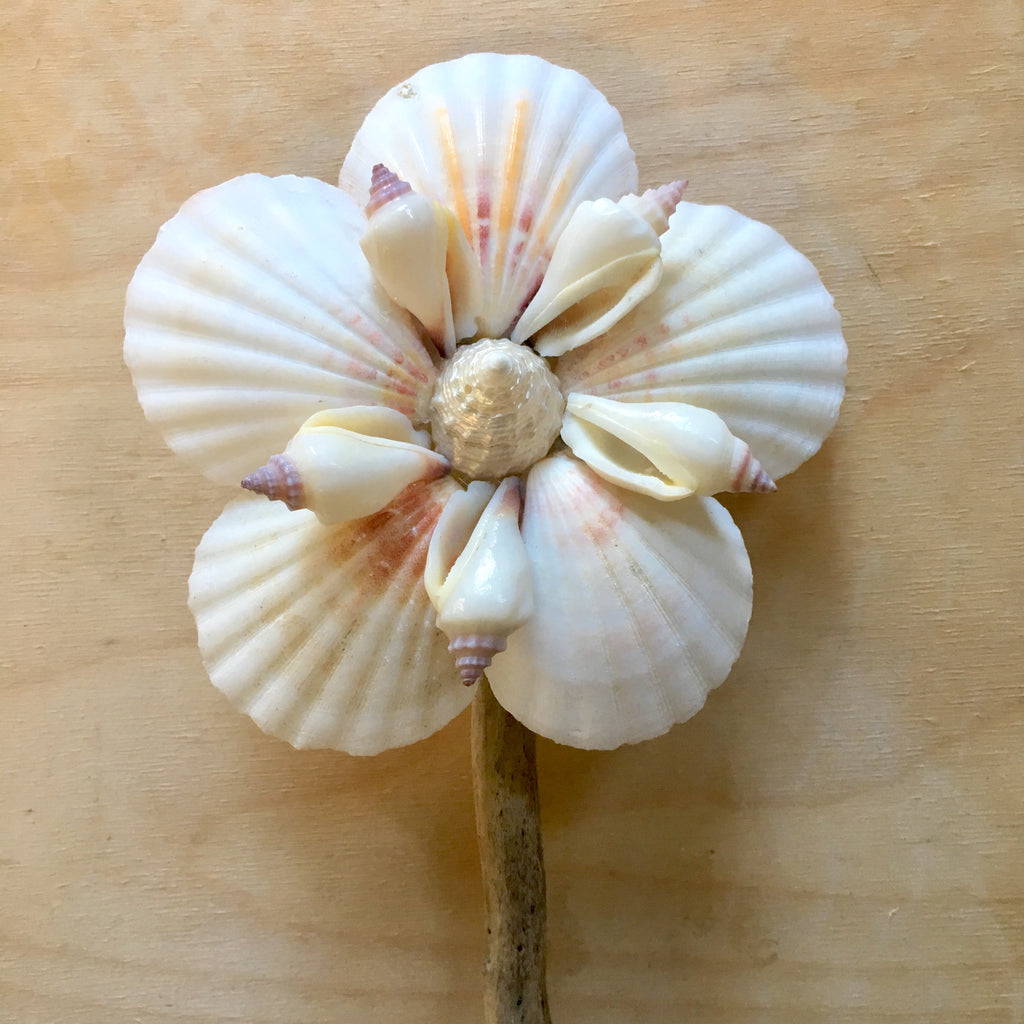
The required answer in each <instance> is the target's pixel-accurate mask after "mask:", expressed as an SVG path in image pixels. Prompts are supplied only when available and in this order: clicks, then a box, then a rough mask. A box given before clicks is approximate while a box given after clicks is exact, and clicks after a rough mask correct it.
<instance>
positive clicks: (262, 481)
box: [242, 453, 306, 512]
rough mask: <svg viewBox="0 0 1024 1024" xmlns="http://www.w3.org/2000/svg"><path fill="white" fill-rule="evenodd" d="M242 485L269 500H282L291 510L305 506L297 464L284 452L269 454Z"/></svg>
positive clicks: (304, 495) (304, 496)
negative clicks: (265, 461) (265, 460)
mask: <svg viewBox="0 0 1024 1024" xmlns="http://www.w3.org/2000/svg"><path fill="white" fill-rule="evenodd" d="M242 486H243V487H244V488H245V489H246V490H247V491H255V492H256V493H257V494H265V495H266V496H267V497H268V498H269V499H270V500H271V501H283V502H284V503H285V504H286V505H287V506H288V507H289V508H290V509H291V510H292V511H293V512H297V511H298V510H299V509H300V508H305V507H306V494H305V490H306V489H305V488H304V487H303V485H302V474H301V473H300V472H299V468H298V466H296V465H295V463H294V462H293V461H292V460H291V458H290V457H289V456H287V455H285V454H284V453H282V454H280V455H271V456H270V459H269V460H268V461H267V463H266V465H263V466H260V468H259V469H257V470H256V471H255V472H253V473H250V474H249V475H248V476H247V477H246V478H245V479H244V480H243V481H242Z"/></svg>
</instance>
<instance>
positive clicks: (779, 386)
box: [557, 203, 846, 480]
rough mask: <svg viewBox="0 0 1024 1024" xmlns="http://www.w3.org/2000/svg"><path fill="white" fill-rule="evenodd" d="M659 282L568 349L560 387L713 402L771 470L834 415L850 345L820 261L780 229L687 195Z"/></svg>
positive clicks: (811, 446) (792, 461)
mask: <svg viewBox="0 0 1024 1024" xmlns="http://www.w3.org/2000/svg"><path fill="white" fill-rule="evenodd" d="M661 258H662V263H663V266H664V271H663V274H662V279H661V284H660V286H659V288H658V290H657V291H656V292H655V293H654V294H653V295H651V296H650V297H649V298H647V299H646V300H645V301H644V302H642V303H641V304H640V305H639V306H637V308H636V309H634V310H633V311H632V312H631V313H630V314H628V315H627V316H626V317H625V318H624V319H622V320H620V321H619V322H618V323H617V324H616V325H615V326H614V327H613V328H612V329H611V330H610V331H609V332H608V334H606V335H605V336H604V337H602V338H599V339H597V340H596V341H594V342H591V343H590V344H589V345H586V346H584V347H583V348H580V349H576V350H575V351H573V352H570V353H568V354H567V355H565V356H563V357H562V358H561V359H559V361H558V365H557V371H558V377H559V380H560V381H561V383H562V389H563V392H564V393H566V394H568V393H569V392H570V391H577V392H582V393H586V394H594V395H602V396H604V397H607V398H615V399H618V400H620V401H623V402H656V401H657V402H666V401H667V402H684V403H686V404H688V405H696V406H700V407H701V408H705V409H710V410H712V411H713V412H715V413H717V414H718V415H719V416H721V417H722V419H723V420H725V422H726V424H727V426H728V427H729V429H730V430H731V431H732V433H733V434H735V435H736V436H737V437H740V438H742V439H743V440H744V441H746V442H747V443H748V444H749V445H750V447H751V449H752V451H753V453H754V455H755V457H756V458H757V459H758V460H759V461H760V463H761V464H762V466H763V467H764V469H765V470H766V472H767V473H769V474H770V475H771V476H772V477H773V478H774V479H776V480H777V479H778V478H779V477H781V476H784V475H785V474H786V473H789V472H792V471H793V470H794V469H796V467H797V466H799V465H800V464H801V463H802V462H803V461H804V460H805V459H807V458H809V457H810V456H811V455H813V454H814V452H816V451H817V450H818V448H819V447H820V446H821V442H822V441H823V440H824V438H825V436H826V435H827V434H828V432H829V431H830V430H831V429H832V427H833V425H834V424H835V421H836V418H837V416H838V415H839V404H840V402H841V401H842V398H843V390H844V381H845V377H846V344H845V342H844V341H843V337H842V334H841V333H840V329H839V314H838V313H837V312H836V311H835V308H834V307H833V304H832V297H831V296H830V295H829V293H828V292H827V291H826V290H825V288H824V286H823V285H822V283H821V279H820V278H819V277H818V273H817V271H816V270H815V269H814V267H813V266H812V265H811V264H810V262H808V260H807V259H806V258H805V257H804V256H802V255H801V254H800V253H798V252H797V251H796V250H795V249H793V248H792V247H791V246H790V245H789V244H788V243H787V242H786V241H785V239H784V238H782V236H781V235H779V234H778V233H777V232H775V231H773V230H772V229H771V228H769V227H767V226H766V225H764V224H760V223H758V222H757V221H754V220H750V219H749V218H747V217H744V216H743V215H742V214H739V213H737V212H736V211H735V210H731V209H729V208H728V207H724V206H698V205H696V204H693V203H680V204H679V206H678V208H677V209H676V212H675V213H674V214H673V215H672V217H671V218H670V220H669V229H668V231H667V232H666V233H665V234H664V235H662V237H661Z"/></svg>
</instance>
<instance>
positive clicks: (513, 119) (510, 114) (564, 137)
mask: <svg viewBox="0 0 1024 1024" xmlns="http://www.w3.org/2000/svg"><path fill="white" fill-rule="evenodd" d="M378 163H385V164H387V166H388V167H390V168H391V170H393V171H394V172H395V173H396V174H398V175H399V176H400V177H401V178H403V179H404V180H406V181H408V182H409V183H410V184H411V185H412V187H413V188H414V189H416V190H417V191H418V192H422V193H423V194H424V195H427V196H430V197H431V198H433V199H437V200H438V201H440V202H442V203H444V204H445V205H446V206H447V207H449V209H451V210H453V211H454V212H455V214H456V216H457V217H458V219H459V222H460V223H461V225H462V229H463V231H464V232H465V234H466V237H467V238H468V239H469V242H470V244H471V245H472V247H473V250H474V252H475V253H476V255H477V257H478V258H479V260H480V263H481V266H482V269H483V296H484V300H483V312H482V317H481V319H480V321H479V324H480V331H481V333H482V334H484V335H487V336H489V337H495V338H501V337H507V336H508V333H509V331H510V329H511V327H512V325H513V323H514V322H515V320H516V318H517V317H518V316H519V314H520V313H521V312H522V311H523V309H525V308H526V305H527V303H528V302H529V301H530V298H531V297H532V296H533V294H534V292H536V290H537V288H538V287H539V285H540V282H541V280H542V279H543V275H544V270H545V269H546V267H547V264H548V260H549V259H550V257H551V250H552V248H553V246H554V244H555V241H556V240H557V239H558V236H559V234H560V233H561V231H562V229H563V228H564V227H565V225H566V223H567V222H568V219H569V217H570V216H571V214H572V212H573V210H574V209H575V208H576V207H577V206H578V205H579V204H580V203H581V202H583V201H584V200H587V199H598V198H601V197H607V198H611V199H618V198H619V197H620V196H621V195H623V194H624V193H626V192H631V191H633V190H635V188H636V180H637V173H636V162H635V160H634V158H633V153H632V151H631V150H630V148H629V144H628V142H627V141H626V136H625V133H624V132H623V130H622V119H621V117H620V116H619V114H618V112H617V111H616V110H615V109H614V107H612V106H611V105H610V104H609V103H608V101H607V100H606V99H605V98H604V96H603V95H602V94H601V93H600V92H598V90H597V89H595V88H594V86H593V85H591V84H590V82H588V81H587V80H586V79H585V78H584V77H583V76H582V75H579V74H577V73H576V72H575V71H569V70H567V69H565V68H560V67H556V66H554V65H552V64H549V63H547V62H546V61H544V60H541V59H540V58H539V57H530V56H525V55H515V56H508V55H504V54H496V53H474V54H470V55H469V56H466V57H462V58H460V59H459V60H454V61H449V62H447V63H444V64H433V65H431V66H430V67H427V68H424V69H423V70H422V71H418V72H417V73H416V74H415V75H413V76H412V78H410V79H409V80H408V81H406V82H403V83H402V84H401V85H398V86H396V87H395V88H393V89H391V90H390V91H389V92H388V93H387V94H386V95H385V96H384V97H383V99H381V100H380V101H379V102H378V103H377V105H376V106H375V107H374V108H373V110H371V111H370V113H369V115H368V116H367V118H366V120H365V122H364V123H363V126H362V127H361V128H360V129H359V131H358V132H357V133H356V137H355V139H354V141H353V143H352V148H351V150H350V151H349V154H348V156H347V157H346V159H345V163H344V166H343V167H342V170H341V187H342V188H344V189H345V190H346V191H347V192H349V193H350V194H351V195H352V196H353V197H355V198H356V199H357V200H358V201H359V202H360V203H361V204H362V203H365V201H366V198H367V195H368V189H369V184H370V177H371V174H372V170H373V166H374V164H378Z"/></svg>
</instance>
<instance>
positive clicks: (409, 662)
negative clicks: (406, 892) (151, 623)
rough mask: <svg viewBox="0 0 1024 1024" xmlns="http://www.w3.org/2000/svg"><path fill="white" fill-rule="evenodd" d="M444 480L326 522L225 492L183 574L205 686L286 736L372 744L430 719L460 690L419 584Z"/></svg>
mask: <svg viewBox="0 0 1024 1024" xmlns="http://www.w3.org/2000/svg"><path fill="white" fill-rule="evenodd" d="M457 491H458V485H457V484H456V483H454V482H453V481H452V480H450V479H448V478H445V479H442V480H437V481H434V482H431V483H429V484H418V485H414V486H413V487H410V488H409V489H408V490H406V491H404V492H403V494H402V495H401V496H400V497H399V498H398V499H396V501H394V502H393V503H392V504H391V505H389V506H388V507H387V508H385V509H384V510H383V511H381V512H379V513H377V514H376V515H373V516H368V517H366V518H365V519H359V520H355V521H353V522H348V523H342V524H339V525H337V526H332V527H326V526H323V525H322V524H321V523H320V522H319V521H318V520H317V519H316V517H315V516H314V515H313V513H312V512H308V511H299V512H289V511H288V509H286V508H285V507H284V505H282V504H280V503H277V502H267V501H265V500H263V499H262V498H249V497H244V498H240V499H238V500H236V501H234V502H232V503H231V504H229V505H228V506H227V508H225V510H224V512H223V513H222V514H221V516H220V517H219V518H218V519H217V520H216V522H215V523H214V524H213V526H212V527H211V528H210V529H209V531H208V532H207V533H206V536H205V537H203V540H202V542H201V543H200V545H199V548H198V550H197V551H196V561H195V568H194V569H193V572H192V578H191V580H190V585H189V605H190V607H191V608H192V612H193V614H194V615H195V618H196V623H197V625H198V628H199V647H200V650H201V652H202V655H203V661H204V662H205V664H206V667H207V670H208V671H209V673H210V678H211V679H212V680H213V683H214V685H216V686H217V687H218V688H219V689H220V690H222V691H223V692H224V693H225V694H226V695H227V697H228V698H229V699H230V700H231V702H232V703H233V704H234V705H235V706H236V707H238V708H239V709H240V710H242V711H244V712H246V714H248V715H249V716H250V717H252V719H253V720H254V721H255V722H256V724H257V725H258V726H259V727H260V728H261V729H263V730H265V731H266V732H269V733H271V734H272V735H275V736H279V737H280V738H282V739H285V740H287V741H288V742H289V743H291V744H293V745H294V746H296V747H327V748H334V749H337V750H344V751H347V752H348V753H351V754H374V753H377V752H378V751H381V750H385V749H388V748H390V747H397V746H402V745H405V744H408V743H413V742H415V741H417V740H420V739H422V738H424V737H426V736H429V735H430V734H431V733H433V732H435V731H436V730H438V729H440V728H441V727H442V726H443V725H445V723H447V722H448V721H449V720H450V719H452V718H453V717H454V716H455V715H457V714H458V713H459V712H460V711H461V710H462V709H463V708H464V707H465V706H466V704H467V703H468V702H469V700H470V698H471V696H472V694H471V692H468V691H467V690H466V688H465V687H464V686H463V685H462V684H461V682H460V681H459V678H458V674H457V673H456V670H455V659H454V657H453V656H452V655H451V654H449V653H448V650H447V647H448V640H447V638H446V637H445V636H444V635H443V634H442V633H441V632H439V631H438V629H437V628H436V626H435V617H434V609H433V606H432V605H431V604H430V600H429V599H428V597H427V593H426V590H425V589H424V586H423V567H424V564H425V561H426V557H427V547H428V544H429V542H430V535H431V533H432V531H433V529H434V526H435V524H436V522H437V520H438V518H439V516H440V515H441V511H442V509H443V506H444V504H445V503H446V501H447V500H448V499H449V498H450V497H451V496H452V495H453V494H454V493H456V492H457Z"/></svg>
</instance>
